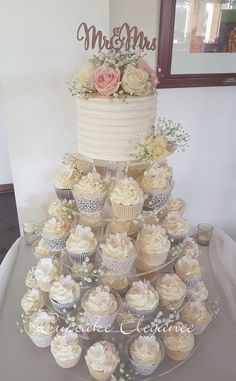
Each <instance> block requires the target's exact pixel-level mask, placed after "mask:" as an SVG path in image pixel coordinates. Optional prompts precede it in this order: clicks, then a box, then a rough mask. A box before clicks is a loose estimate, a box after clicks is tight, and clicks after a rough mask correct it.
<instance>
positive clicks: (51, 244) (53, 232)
mask: <svg viewBox="0 0 236 381" xmlns="http://www.w3.org/2000/svg"><path fill="white" fill-rule="evenodd" d="M69 234H70V223H69V221H68V220H67V219H64V218H61V217H51V218H50V219H49V220H47V221H46V222H45V224H44V226H43V230H42V237H43V239H44V241H45V243H46V244H47V246H48V249H49V250H51V251H61V250H64V249H65V247H66V240H67V238H68V237H69Z"/></svg>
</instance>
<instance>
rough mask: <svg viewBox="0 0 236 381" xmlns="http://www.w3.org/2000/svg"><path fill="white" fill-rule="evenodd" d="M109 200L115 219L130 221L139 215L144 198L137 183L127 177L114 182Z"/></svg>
mask: <svg viewBox="0 0 236 381" xmlns="http://www.w3.org/2000/svg"><path fill="white" fill-rule="evenodd" d="M110 200H111V204H112V210H113V214H114V216H115V217H118V218H123V219H126V220H132V219H134V218H135V217H137V216H138V215H139V214H140V213H141V211H142V208H143V202H144V196H143V192H142V190H141V188H140V187H139V186H138V183H137V182H136V181H135V180H134V179H132V177H129V178H124V179H120V180H117V181H116V182H115V184H114V187H113V189H112V190H111V192H110Z"/></svg>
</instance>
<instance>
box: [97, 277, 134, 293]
mask: <svg viewBox="0 0 236 381" xmlns="http://www.w3.org/2000/svg"><path fill="white" fill-rule="evenodd" d="M102 284H103V285H104V286H108V287H109V288H110V289H111V290H114V291H116V292H118V294H120V296H124V295H125V294H126V292H127V290H128V287H129V280H128V278H127V277H125V276H115V275H114V274H112V273H109V272H107V273H105V274H104V276H103V277H102Z"/></svg>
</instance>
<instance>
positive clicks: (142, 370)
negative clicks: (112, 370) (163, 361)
mask: <svg viewBox="0 0 236 381" xmlns="http://www.w3.org/2000/svg"><path fill="white" fill-rule="evenodd" d="M130 363H131V365H132V367H133V369H134V370H135V372H137V373H138V374H140V375H141V376H150V375H151V374H152V373H154V372H155V370H156V369H157V368H158V365H159V364H156V365H143V364H138V363H137V362H135V361H133V360H132V359H130Z"/></svg>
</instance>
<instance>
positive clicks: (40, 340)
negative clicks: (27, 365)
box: [28, 334, 53, 348]
mask: <svg viewBox="0 0 236 381" xmlns="http://www.w3.org/2000/svg"><path fill="white" fill-rule="evenodd" d="M28 336H29V337H30V338H31V340H32V341H33V343H34V344H35V345H36V346H37V347H40V348H46V347H49V346H50V345H51V341H52V338H53V334H50V335H44V336H33V335H29V334H28Z"/></svg>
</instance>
